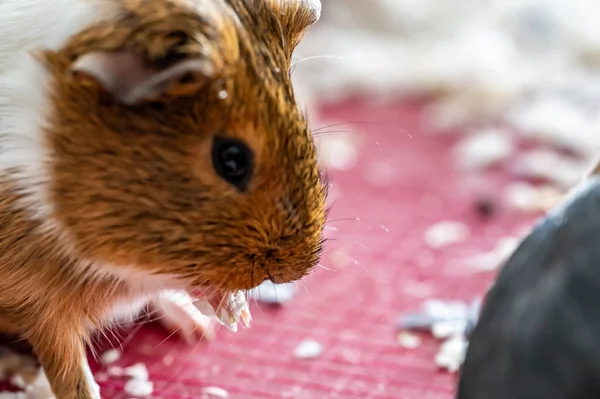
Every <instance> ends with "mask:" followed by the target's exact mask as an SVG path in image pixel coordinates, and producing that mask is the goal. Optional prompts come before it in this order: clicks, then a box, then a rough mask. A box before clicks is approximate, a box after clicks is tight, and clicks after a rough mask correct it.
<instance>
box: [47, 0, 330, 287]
mask: <svg viewBox="0 0 600 399" xmlns="http://www.w3.org/2000/svg"><path fill="white" fill-rule="evenodd" d="M121 3H122V5H121V7H122V10H121V12H120V13H119V15H120V17H119V19H118V20H117V21H112V22H111V23H106V24H98V25H95V26H91V27H90V28H89V29H87V30H85V31H83V32H81V33H79V34H77V35H75V36H73V37H72V39H71V40H70V42H69V43H68V44H67V45H66V46H65V47H64V48H63V49H61V50H60V51H57V52H44V53H41V55H40V56H41V59H42V61H43V62H44V64H45V65H46V67H47V68H48V71H49V73H50V75H51V76H52V79H53V83H52V90H51V103H52V106H53V108H52V112H51V113H50V115H51V117H50V118H49V120H48V122H47V124H46V126H45V129H46V133H47V134H46V137H47V146H48V148H49V152H50V158H49V160H50V161H49V166H48V167H49V172H50V173H49V176H50V182H49V198H50V200H51V204H52V206H53V218H55V220H56V221H57V222H58V224H59V226H61V228H62V229H64V232H65V233H66V235H67V237H68V238H69V240H70V242H71V243H72V246H73V249H74V250H75V251H77V253H79V254H81V256H83V257H86V258H89V259H92V260H97V261H98V263H101V264H110V265H114V266H112V267H115V268H133V269H136V270H139V271H141V272H143V273H145V272H147V273H148V274H159V275H166V276H170V277H175V278H176V279H179V280H181V281H184V282H185V283H186V284H189V285H191V286H195V287H202V286H210V287H215V288H219V289H223V290H238V289H249V288H251V287H254V286H256V285H258V284H260V283H261V282H262V281H264V280H266V279H271V280H273V281H274V282H277V283H281V282H288V281H293V280H297V279H299V278H301V277H303V276H305V275H306V274H308V273H309V272H310V271H311V270H312V269H313V268H314V267H315V266H316V264H317V262H318V260H319V257H320V254H321V251H322V243H323V239H322V235H323V227H324V223H325V219H326V210H325V201H326V186H325V184H324V183H323V181H322V180H321V174H320V171H319V168H318V165H317V157H316V149H315V144H314V142H313V139H312V137H311V133H310V131H309V128H308V124H307V121H306V118H305V117H304V115H303V114H302V113H301V111H300V110H299V109H298V106H297V104H296V102H295V99H294V92H293V89H292V86H291V80H290V59H291V52H292V51H293V49H294V47H295V45H296V44H297V43H298V41H299V40H300V39H299V38H300V37H301V36H302V34H303V33H304V31H305V30H306V29H307V28H308V27H309V26H310V24H312V23H313V22H314V21H316V19H317V18H318V13H319V10H320V8H319V7H318V2H315V1H300V0H287V1H284V0H268V1H264V0H227V1H224V0H204V1H200V0H195V1H194V0H187V1H186V0H181V1H167V0H154V1H152V2H147V1H140V0H131V1H123V2H121Z"/></svg>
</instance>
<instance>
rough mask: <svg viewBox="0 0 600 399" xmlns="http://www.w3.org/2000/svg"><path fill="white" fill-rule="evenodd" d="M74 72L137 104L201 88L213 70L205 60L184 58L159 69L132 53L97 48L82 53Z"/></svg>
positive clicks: (123, 102) (115, 95)
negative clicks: (169, 94)
mask: <svg viewBox="0 0 600 399" xmlns="http://www.w3.org/2000/svg"><path fill="white" fill-rule="evenodd" d="M71 72H72V74H73V76H75V78H80V77H82V76H86V77H89V78H92V79H94V80H95V81H96V82H98V84H100V86H101V87H102V88H103V89H104V90H105V91H106V92H108V93H110V94H112V95H113V96H114V97H115V99H116V100H117V101H119V102H120V103H122V104H125V105H137V104H140V103H142V102H145V101H149V100H154V99H156V98H158V97H160V96H161V95H164V94H166V93H167V92H169V93H173V94H180V95H181V94H189V93H191V92H193V91H195V90H198V89H199V88H200V87H201V86H204V85H205V84H206V83H207V82H208V81H209V79H210V77H211V76H212V75H213V73H214V70H213V67H212V64H211V62H210V61H208V60H206V59H184V60H181V61H178V62H175V63H174V64H172V65H170V66H168V67H165V68H162V69H160V68H156V67H152V66H149V65H147V63H146V62H145V60H144V59H143V57H142V56H140V55H138V54H134V53H131V52H125V51H118V52H117V51H95V52H90V53H87V54H84V55H82V56H80V57H79V58H78V59H77V60H76V61H75V62H74V63H73V65H72V66H71Z"/></svg>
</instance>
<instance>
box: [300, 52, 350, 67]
mask: <svg viewBox="0 0 600 399" xmlns="http://www.w3.org/2000/svg"><path fill="white" fill-rule="evenodd" d="M318 59H332V60H337V61H344V62H345V61H348V60H351V59H352V58H350V57H344V56H340V55H313V56H311V57H305V58H301V59H299V60H297V61H294V62H293V63H292V66H291V67H292V68H294V67H295V66H296V65H298V64H300V63H301V62H305V61H312V60H318Z"/></svg>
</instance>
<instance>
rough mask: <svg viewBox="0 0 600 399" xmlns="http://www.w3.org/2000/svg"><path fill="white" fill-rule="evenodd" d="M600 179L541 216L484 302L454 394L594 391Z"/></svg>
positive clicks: (565, 397)
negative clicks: (456, 392) (543, 216)
mask: <svg viewBox="0 0 600 399" xmlns="http://www.w3.org/2000/svg"><path fill="white" fill-rule="evenodd" d="M599 307H600V179H598V178H595V179H592V180H589V181H587V182H586V183H585V184H584V185H582V187H581V188H579V189H578V190H577V192H576V193H574V194H573V195H572V196H571V198H569V199H568V200H567V202H565V203H564V204H563V205H561V206H560V207H559V208H557V209H556V210H555V211H553V212H551V213H550V214H549V215H548V216H547V217H545V218H544V219H543V220H541V221H540V222H539V223H538V225H537V226H536V227H535V228H534V230H533V232H532V233H531V234H530V235H529V236H528V237H527V238H526V239H525V240H524V241H523V242H522V243H521V245H520V246H519V247H518V248H517V250H516V251H515V253H514V254H513V255H512V256H511V258H510V259H509V260H508V262H507V263H506V264H505V266H504V267H503V269H502V271H501V272H500V275H499V277H498V279H497V281H496V283H495V285H494V286H493V287H492V288H491V290H490V291H489V293H488V296H487V298H486V303H485V304H484V306H483V309H482V312H481V315H480V318H479V321H478V324H477V325H476V327H475V329H474V331H473V333H472V335H471V339H470V344H469V348H468V350H467V354H466V358H465V361H464V364H463V367H462V371H461V375H460V377H459V386H458V394H457V398H458V399H588V398H589V399H592V398H594V399H596V398H600V312H599Z"/></svg>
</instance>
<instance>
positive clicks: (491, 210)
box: [475, 197, 497, 218]
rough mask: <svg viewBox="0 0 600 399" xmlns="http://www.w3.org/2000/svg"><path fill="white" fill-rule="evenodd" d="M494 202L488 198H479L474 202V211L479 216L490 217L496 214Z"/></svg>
mask: <svg viewBox="0 0 600 399" xmlns="http://www.w3.org/2000/svg"><path fill="white" fill-rule="evenodd" d="M496 208H497V206H496V202H495V201H494V200H493V199H492V198H489V197H479V198H477V200H476V201H475V211H476V212H477V214H478V215H479V216H482V217H485V218H487V217H490V216H493V215H495V214H496Z"/></svg>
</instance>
